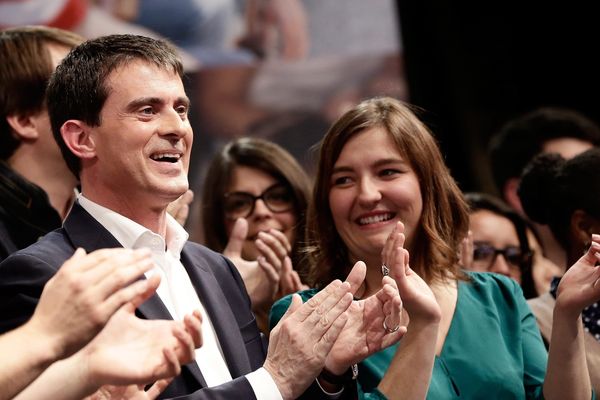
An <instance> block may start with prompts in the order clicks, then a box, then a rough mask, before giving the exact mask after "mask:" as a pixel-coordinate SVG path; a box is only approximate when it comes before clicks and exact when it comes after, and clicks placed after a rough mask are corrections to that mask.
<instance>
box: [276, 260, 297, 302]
mask: <svg viewBox="0 0 600 400" xmlns="http://www.w3.org/2000/svg"><path fill="white" fill-rule="evenodd" d="M294 275H296V276H297V275H298V274H296V271H294V270H293V269H292V260H291V259H290V258H289V257H287V256H286V257H285V258H284V259H283V266H282V268H281V272H280V274H279V290H278V292H277V294H276V295H277V296H279V297H283V296H285V295H286V294H289V293H295V292H297V291H298V290H300V289H297V286H296V280H295V278H294Z"/></svg>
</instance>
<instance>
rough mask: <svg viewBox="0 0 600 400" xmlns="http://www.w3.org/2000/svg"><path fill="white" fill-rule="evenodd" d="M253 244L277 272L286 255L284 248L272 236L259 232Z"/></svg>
mask: <svg viewBox="0 0 600 400" xmlns="http://www.w3.org/2000/svg"><path fill="white" fill-rule="evenodd" d="M254 243H255V244H256V248H257V249H258V251H259V252H260V254H262V256H263V257H265V258H266V259H267V261H269V263H271V265H273V266H274V267H275V268H276V269H277V272H279V271H280V270H281V267H282V264H283V259H284V258H285V257H286V256H287V255H288V252H287V251H286V250H285V248H284V246H283V245H282V244H281V243H280V242H279V241H278V240H277V239H275V237H274V236H272V235H269V234H268V233H266V232H260V233H259V234H258V239H256V241H255V242H254Z"/></svg>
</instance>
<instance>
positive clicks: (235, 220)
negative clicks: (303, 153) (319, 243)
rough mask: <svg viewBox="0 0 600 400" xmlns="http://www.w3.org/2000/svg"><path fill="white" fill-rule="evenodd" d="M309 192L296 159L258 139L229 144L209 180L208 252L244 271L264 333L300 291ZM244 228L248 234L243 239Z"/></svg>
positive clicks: (204, 209) (205, 209)
mask: <svg viewBox="0 0 600 400" xmlns="http://www.w3.org/2000/svg"><path fill="white" fill-rule="evenodd" d="M309 190H310V189H309V179H308V176H307V175H306V173H305V172H304V170H303V169H302V167H301V166H300V165H299V164H298V162H297V161H296V160H295V159H294V158H293V157H292V155H291V154H289V153H288V152H287V151H286V150H284V149H283V148H281V147H280V146H278V145H276V144H275V143H272V142H269V141H266V140H263V139H258V138H240V139H237V140H234V141H232V142H230V143H229V144H227V145H226V146H225V147H224V148H223V149H222V150H221V151H220V152H219V153H218V154H217V155H216V156H215V158H213V160H212V162H211V165H210V167H209V170H208V173H207V175H206V181H205V182H204V192H203V198H202V227H203V230H204V237H205V239H206V243H207V246H208V247H210V248H212V249H213V250H216V251H221V252H223V253H224V254H225V255H227V256H228V257H229V258H230V259H232V261H234V264H235V265H236V267H238V269H239V270H240V273H241V275H242V278H243V279H244V282H245V283H246V287H247V289H248V292H249V294H250V298H251V299H252V303H253V311H254V312H255V314H256V316H257V321H258V324H259V327H260V328H261V330H263V331H264V332H267V331H268V326H267V316H268V312H269V309H270V308H271V305H272V303H273V300H276V299H278V298H279V297H281V296H283V295H285V294H287V293H290V292H294V291H297V290H300V289H301V281H300V278H299V275H298V273H300V275H304V272H305V271H304V268H303V267H302V266H303V265H304V263H303V256H302V253H301V251H300V247H301V244H302V242H303V238H302V237H303V234H304V225H305V223H304V221H305V211H306V207H307V203H308V198H309ZM242 219H243V220H244V221H245V222H243V221H241V220H242ZM241 224H242V225H244V226H245V227H246V230H245V231H242V232H241V233H238V232H240V229H243V228H242V227H241ZM296 271H297V272H296Z"/></svg>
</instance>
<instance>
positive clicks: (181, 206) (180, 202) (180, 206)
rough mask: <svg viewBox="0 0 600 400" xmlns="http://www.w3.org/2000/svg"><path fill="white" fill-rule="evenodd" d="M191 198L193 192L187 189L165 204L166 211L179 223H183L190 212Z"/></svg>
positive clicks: (192, 197) (192, 198) (182, 224)
mask: <svg viewBox="0 0 600 400" xmlns="http://www.w3.org/2000/svg"><path fill="white" fill-rule="evenodd" d="M193 200H194V192H192V191H191V190H189V189H188V191H187V192H185V193H184V194H182V195H181V196H179V198H178V199H177V200H175V201H173V202H171V203H170V204H169V205H168V206H167V212H168V213H169V214H171V216H172V217H173V218H175V220H176V221H177V222H179V225H181V226H184V225H185V221H187V217H188V215H189V214H190V204H191V203H192V201H193Z"/></svg>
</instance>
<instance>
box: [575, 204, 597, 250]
mask: <svg viewBox="0 0 600 400" xmlns="http://www.w3.org/2000/svg"><path fill="white" fill-rule="evenodd" d="M597 229H598V221H597V220H596V219H595V218H594V217H592V216H591V215H589V214H588V213H586V212H585V211H583V210H575V211H574V212H573V214H572V215H571V233H572V234H573V235H575V237H576V238H577V240H579V241H580V242H581V243H589V242H590V241H591V237H592V233H598V232H597Z"/></svg>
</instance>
